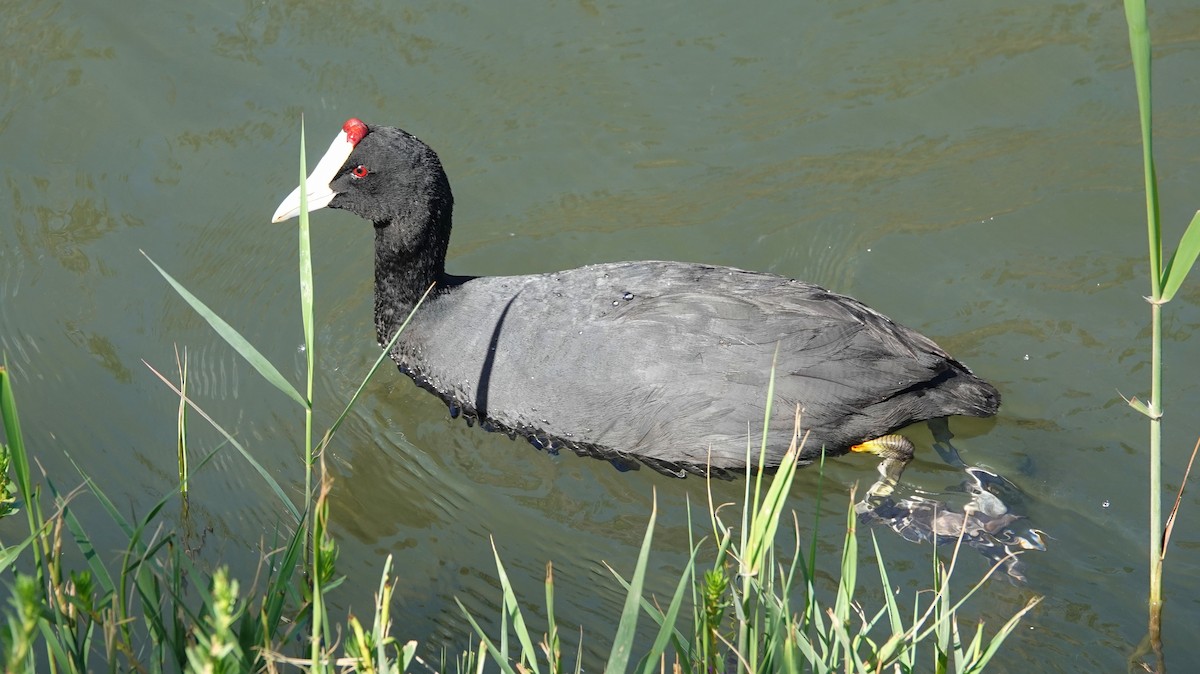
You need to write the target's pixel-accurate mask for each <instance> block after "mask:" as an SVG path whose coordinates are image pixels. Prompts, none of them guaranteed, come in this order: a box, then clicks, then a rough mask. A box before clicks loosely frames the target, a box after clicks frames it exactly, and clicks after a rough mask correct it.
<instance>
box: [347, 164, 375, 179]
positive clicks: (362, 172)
mask: <svg viewBox="0 0 1200 674" xmlns="http://www.w3.org/2000/svg"><path fill="white" fill-rule="evenodd" d="M350 173H352V174H354V177H355V178H366V177H367V175H368V174H369V173H370V171H369V170H367V167H366V166H363V165H362V164H359V165H358V166H355V167H354V169H353V170H352V171H350Z"/></svg>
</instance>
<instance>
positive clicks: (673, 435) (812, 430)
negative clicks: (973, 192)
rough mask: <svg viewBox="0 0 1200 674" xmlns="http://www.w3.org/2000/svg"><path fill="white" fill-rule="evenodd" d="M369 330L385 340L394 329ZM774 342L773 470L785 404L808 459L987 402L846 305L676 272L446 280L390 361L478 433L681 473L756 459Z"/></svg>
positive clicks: (808, 288)
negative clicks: (506, 434)
mask: <svg viewBox="0 0 1200 674" xmlns="http://www.w3.org/2000/svg"><path fill="white" fill-rule="evenodd" d="M401 318H402V317H401ZM381 327H384V330H383V331H382V332H381V335H380V337H381V339H382V338H383V337H385V336H390V334H392V332H394V329H393V328H394V326H392V327H391V328H389V327H385V326H381ZM777 346H778V361H777V365H776V382H775V400H774V404H773V406H772V411H771V423H770V429H771V430H770V440H769V449H768V458H767V465H768V466H777V465H778V464H779V461H780V459H781V458H782V456H783V454H784V452H785V451H786V449H787V446H788V443H789V442H790V440H791V437H792V429H793V426H794V423H793V422H794V415H795V410H796V406H797V405H799V406H800V407H801V408H802V409H803V413H802V421H801V424H802V425H801V428H802V431H807V432H809V434H810V435H809V437H808V441H807V443H806V445H805V447H804V452H803V457H804V458H805V459H806V460H811V459H812V458H813V457H814V456H817V455H819V453H820V451H821V448H822V447H824V448H825V449H826V451H827V452H829V453H831V454H841V453H844V452H846V451H847V450H848V449H849V447H850V446H851V445H853V444H857V443H860V442H863V441H865V440H869V439H873V438H875V437H878V436H880V435H884V434H886V433H889V432H891V431H894V430H896V429H897V428H899V427H901V426H905V425H908V424H911V423H914V422H917V421H921V420H925V419H930V418H934V417H940V416H946V415H949V414H969V415H974V416H982V415H986V414H991V413H993V412H994V411H995V409H996V407H997V405H998V404H999V397H998V394H997V393H996V391H995V389H993V388H992V387H991V386H990V385H988V384H986V383H984V382H981V381H980V380H978V379H976V378H975V377H974V376H972V375H971V374H970V373H969V371H968V370H967V369H966V368H965V367H964V366H962V365H961V364H960V363H958V362H957V361H955V360H953V359H952V358H950V357H949V356H948V355H947V354H946V353H945V352H944V351H942V349H940V348H939V347H938V346H937V345H936V344H935V343H934V342H933V341H931V340H929V339H928V338H926V337H924V336H922V335H920V334H918V333H916V332H914V331H912V330H909V329H908V328H905V327H904V326H901V325H898V324H896V323H894V322H892V321H891V320H890V319H888V318H887V317H885V316H883V315H881V314H879V313H878V312H875V311H874V310H872V309H870V308H869V307H867V306H865V305H863V304H862V303H860V302H858V301H856V300H854V299H851V298H849V297H845V296H841V295H836V294H834V293H830V292H828V291H826V290H825V289H823V288H820V287H818V286H815V285H811V284H808V283H803V282H800V281H795V280H791V279H786V278H783V277H779V276H775V275H771V274H763V273H755V272H747V271H742V270H737V269H731V268H725V267H710V266H702V265H695V264H685V263H678V262H632V263H614V264H603V265H592V266H588V267H583V268H580V269H573V270H569V271H563V272H557V273H553V274H542V275H529V276H514V277H482V278H476V279H470V280H465V281H463V282H461V283H458V282H451V284H450V285H447V286H446V287H444V288H443V289H441V290H440V291H435V294H434V295H432V296H431V297H430V299H429V300H427V302H426V304H424V305H423V306H422V307H421V308H420V309H419V310H418V312H417V315H416V316H415V317H414V320H413V321H412V323H411V324H410V325H409V327H408V329H407V331H406V332H405V334H404V335H402V336H401V338H400V341H399V342H398V343H397V346H396V347H395V349H394V350H393V354H392V356H393V358H394V359H395V360H396V362H397V364H399V365H400V367H401V370H402V371H405V372H406V373H408V374H410V375H412V376H413V377H414V379H416V380H417V381H418V383H419V384H420V385H422V386H423V387H425V388H427V389H429V390H430V391H432V392H434V393H436V394H438V395H439V396H440V397H441V398H442V399H443V400H445V401H446V402H447V403H449V404H450V405H451V407H452V409H454V408H461V409H462V410H463V411H464V412H465V413H466V414H467V415H469V417H475V418H478V419H479V420H480V421H481V422H482V423H484V424H485V426H486V425H487V424H488V422H490V423H491V425H492V426H493V427H494V429H495V430H506V431H515V432H517V433H520V434H522V435H525V436H526V437H529V438H531V439H532V440H533V441H534V443H535V444H537V445H542V446H547V445H549V446H551V447H555V448H556V447H561V446H566V447H569V448H571V449H573V450H574V451H576V452H578V453H580V454H585V455H590V456H596V457H598V458H610V459H613V458H623V459H633V458H636V459H638V460H640V461H642V462H644V463H647V464H649V465H651V466H652V467H654V468H656V469H658V470H663V471H665V472H668V473H672V474H682V473H681V470H685V469H689V470H692V471H693V472H703V468H704V466H705V465H706V464H707V463H709V462H710V461H711V465H712V466H713V467H715V468H719V469H726V470H727V469H734V470H739V471H740V470H742V469H744V466H745V462H746V461H745V459H746V447H747V439H748V438H749V442H750V445H751V446H752V447H753V448H754V449H753V457H754V458H753V461H757V456H758V446H759V442H760V438H761V433H762V422H763V415H764V409H765V407H764V406H765V403H766V397H767V389H768V379H769V376H770V372H771V363H772V358H773V356H774V355H775V353H776V347H777ZM710 450H711V455H710V454H709V452H710Z"/></svg>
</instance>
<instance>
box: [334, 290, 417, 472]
mask: <svg viewBox="0 0 1200 674" xmlns="http://www.w3.org/2000/svg"><path fill="white" fill-rule="evenodd" d="M434 287H435V284H432V283H431V284H430V285H429V287H428V288H426V289H425V292H424V294H422V295H421V299H419V300H417V303H416V304H415V305H414V306H413V308H412V311H410V312H408V316H407V317H405V319H404V322H403V323H401V324H400V328H399V329H398V330H396V334H394V335H392V338H391V340H389V341H388V343H387V346H385V347H384V348H383V350H382V351H380V352H379V357H378V358H376V359H375V364H374V365H372V366H371V369H369V370H367V374H366V376H364V377H363V378H362V381H361V382H359V384H358V389H356V390H355V391H354V395H352V396H350V402H348V403H346V407H345V409H343V410H342V413H341V414H339V415H338V418H337V420H335V421H334V422H333V425H332V426H330V427H329V430H328V431H325V437H323V438H322V439H321V443H320V445H319V446H318V448H317V453H318V454H320V453H321V452H322V451H324V450H325V448H326V447H327V446H329V442H330V441H331V440H332V439H333V434H334V433H336V432H337V430H338V428H340V427H341V425H342V422H343V421H345V420H346V417H347V416H349V415H350V409H351V408H353V407H354V404H355V403H356V402H358V398H359V396H360V395H362V392H363V391H364V390H365V389H366V388H367V382H369V381H371V377H373V376H375V372H376V370H378V369H379V366H380V365H382V364H383V362H384V361H385V360H387V359H388V355H389V354H390V353H391V352H392V347H393V346H395V345H396V342H397V341H398V340H399V339H400V335H402V334H404V329H405V328H407V327H408V322H409V321H411V320H412V317H413V316H414V315H416V313H417V309H420V308H421V304H422V303H423V302H425V299H426V298H427V297H429V293H431V292H433V289H434Z"/></svg>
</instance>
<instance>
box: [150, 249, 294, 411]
mask: <svg viewBox="0 0 1200 674" xmlns="http://www.w3.org/2000/svg"><path fill="white" fill-rule="evenodd" d="M139 252H140V253H141V254H142V255H143V256H145V258H146V259H147V260H150V264H152V265H154V268H155V269H157V270H158V273H159V274H162V277H163V278H165V279H166V280H167V283H170V284H171V287H172V288H174V289H175V292H177V293H179V296H180V297H182V298H183V299H184V301H186V302H187V303H188V304H190V305H191V306H192V308H193V309H195V310H196V313H198V314H200V316H201V317H202V318H203V319H204V320H206V321H208V324H209V325H211V326H212V327H213V329H214V330H216V331H217V334H218V335H220V336H221V338H222V339H224V340H225V342H226V343H228V344H229V346H231V347H233V349H234V351H237V352H238V353H239V354H240V355H241V356H242V358H245V359H246V362H247V363H250V365H251V366H252V367H253V368H254V369H255V370H258V373H259V374H261V375H262V376H263V379H266V380H267V381H269V382H271V384H273V385H274V386H275V388H277V389H279V390H280V391H283V392H284V393H285V394H287V396H288V397H290V398H291V399H292V400H295V401H296V402H298V403H300V406H301V407H304V408H308V407H309V404H308V402H306V401H305V400H304V396H302V395H300V392H299V391H297V390H296V387H294V386H292V385H291V383H290V382H288V380H287V379H284V377H283V375H282V374H280V373H279V370H277V369H276V368H275V366H274V365H272V364H271V362H270V361H269V360H267V358H266V356H264V355H262V353H260V352H259V350H258V349H256V348H254V345H253V344H251V343H250V342H248V341H246V338H245V337H242V335H241V334H240V333H239V332H238V331H237V330H234V329H233V326H231V325H229V324H228V323H226V322H225V319H223V318H221V317H220V316H218V315H217V314H216V313H215V312H213V310H212V309H209V308H208V306H207V305H205V304H204V303H203V302H201V301H200V299H199V298H197V297H196V296H195V295H193V294H192V293H191V292H189V291H188V289H187V288H184V287H183V286H182V285H180V284H179V282H178V281H176V280H175V279H174V278H173V277H172V276H171V275H170V274H168V273H167V272H166V270H165V269H163V268H162V267H160V266H158V263H157V262H155V261H154V260H152V259H151V258H150V256H149V255H146V251H144V250H143V251H139Z"/></svg>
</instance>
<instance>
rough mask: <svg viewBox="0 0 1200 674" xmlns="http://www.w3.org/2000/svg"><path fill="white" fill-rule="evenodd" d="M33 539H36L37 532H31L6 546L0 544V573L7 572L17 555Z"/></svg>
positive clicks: (18, 555)
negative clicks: (21, 539) (18, 541)
mask: <svg viewBox="0 0 1200 674" xmlns="http://www.w3.org/2000/svg"><path fill="white" fill-rule="evenodd" d="M35 540H37V534H31V535H30V536H29V538H26V539H25V540H23V541H21V542H20V543H17V544H16V545H9V546H7V547H5V546H2V545H0V574H3V573H8V567H10V566H12V564H13V562H15V561H17V557H20V556H21V552H22V551H24V550H25V548H27V547H29V544H30V543H32V542H34V541H35Z"/></svg>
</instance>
